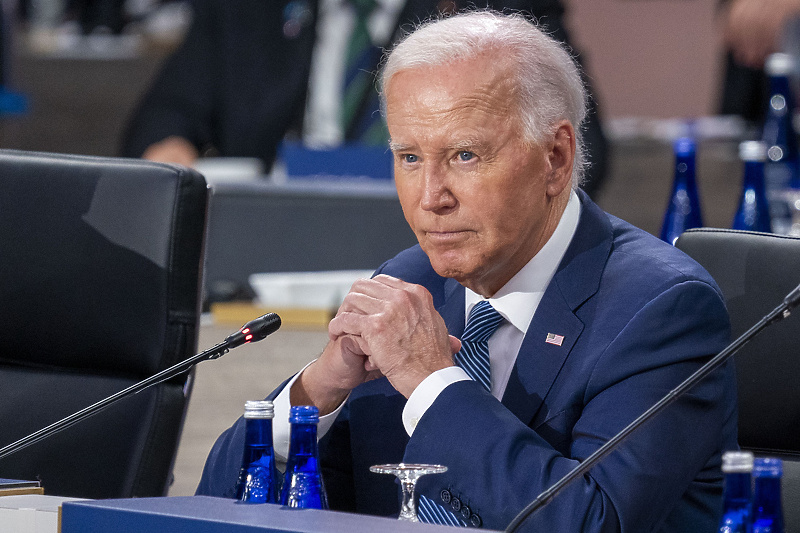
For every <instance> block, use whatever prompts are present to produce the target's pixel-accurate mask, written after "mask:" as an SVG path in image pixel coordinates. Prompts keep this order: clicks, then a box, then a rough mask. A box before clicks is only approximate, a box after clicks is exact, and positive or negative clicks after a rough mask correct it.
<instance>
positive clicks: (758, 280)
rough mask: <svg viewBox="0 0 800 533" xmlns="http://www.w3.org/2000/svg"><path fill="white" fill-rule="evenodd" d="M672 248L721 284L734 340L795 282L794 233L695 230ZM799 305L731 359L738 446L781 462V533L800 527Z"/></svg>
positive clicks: (798, 251)
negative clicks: (784, 524) (784, 523)
mask: <svg viewBox="0 0 800 533" xmlns="http://www.w3.org/2000/svg"><path fill="white" fill-rule="evenodd" d="M676 246H677V247H678V248H680V249H681V250H683V251H684V252H686V253H687V254H689V255H690V256H691V257H693V258H694V259H695V260H696V261H697V262H699V263H700V264H701V265H703V266H704V267H705V268H706V270H708V272H709V273H710V274H711V275H712V276H713V277H714V279H715V280H716V281H717V283H718V284H719V286H720V288H721V289H722V293H723V295H724V296H725V301H726V304H727V306H728V312H729V313H730V316H731V326H732V329H733V336H734V338H737V337H739V336H740V335H741V334H743V333H744V332H745V331H747V330H748V329H749V328H750V327H752V326H753V325H754V324H756V323H757V322H758V321H759V320H760V319H761V318H762V317H764V316H765V315H766V314H767V313H769V312H770V311H772V310H773V309H775V308H776V307H777V306H778V305H779V304H780V303H781V302H782V301H783V298H784V297H785V296H786V295H787V294H788V293H789V292H791V291H792V289H794V288H795V287H797V285H798V284H800V238H794V237H785V236H780V235H774V234H767V233H753V232H746V231H734V230H725V229H711V228H700V229H694V230H689V231H687V232H686V233H684V234H683V235H681V237H680V238H679V239H678V241H677V243H676ZM797 315H800V309H795V314H794V315H791V316H789V317H788V318H785V319H783V320H782V321H780V322H778V323H776V324H773V325H771V326H769V327H767V328H766V329H765V330H763V331H762V332H761V333H760V334H759V335H758V336H756V337H755V339H753V340H752V341H751V342H749V343H748V344H746V345H745V346H744V347H743V348H742V349H741V350H740V351H739V352H737V354H736V355H735V356H734V359H735V362H736V374H737V381H738V397H739V444H740V446H741V447H742V448H744V449H747V450H751V451H753V452H754V453H755V454H756V455H762V456H770V457H780V458H782V459H783V460H784V482H783V500H784V503H785V505H784V513H785V515H786V521H787V527H786V531H787V533H790V532H792V531H795V532H797V531H800V506H798V505H797V502H799V501H800V384H798V380H800V317H798V316H797Z"/></svg>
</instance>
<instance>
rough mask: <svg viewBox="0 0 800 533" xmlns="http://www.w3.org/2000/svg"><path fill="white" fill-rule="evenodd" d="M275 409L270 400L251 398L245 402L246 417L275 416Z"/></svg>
mask: <svg viewBox="0 0 800 533" xmlns="http://www.w3.org/2000/svg"><path fill="white" fill-rule="evenodd" d="M274 416H275V410H274V408H273V406H272V402H271V401H269V400H251V401H247V402H245V403H244V417H245V418H273V417H274Z"/></svg>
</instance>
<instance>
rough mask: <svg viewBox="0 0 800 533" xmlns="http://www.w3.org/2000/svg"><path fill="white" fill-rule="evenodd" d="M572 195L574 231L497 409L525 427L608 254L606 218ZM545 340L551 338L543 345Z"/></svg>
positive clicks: (572, 339)
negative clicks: (577, 213)
mask: <svg viewBox="0 0 800 533" xmlns="http://www.w3.org/2000/svg"><path fill="white" fill-rule="evenodd" d="M578 193H579V197H580V200H581V205H582V209H581V218H580V221H579V222H578V229H577V231H576V232H575V236H574V237H573V239H572V242H571V243H570V246H569V248H568V249H567V252H566V254H565V255H564V259H563V260H562V261H561V264H560V265H559V267H558V270H557V271H556V274H555V275H554V276H553V280H552V281H551V282H550V285H549V286H548V287H547V290H546V291H545V293H544V295H543V297H542V301H541V302H540V303H539V307H538V308H537V310H536V313H535V314H534V316H533V319H532V320H531V323H530V325H529V326H528V332H527V334H526V335H525V339H524V340H523V342H522V346H521V348H520V351H519V354H518V355H517V360H516V363H515V364H514V368H513V369H512V372H511V376H510V378H509V382H508V385H507V387H506V391H505V393H504V395H503V404H504V405H505V406H506V407H507V408H508V409H509V410H510V411H511V412H513V413H514V414H515V415H516V416H517V417H518V418H519V419H520V420H521V421H522V422H524V423H525V424H527V425H530V423H531V421H532V420H533V419H534V417H535V416H536V414H537V412H538V411H539V409H540V408H541V407H542V404H543V402H544V399H545V398H546V396H547V393H548V392H549V391H550V388H551V387H552V385H553V382H554V381H555V379H556V377H557V376H558V373H559V371H560V370H561V368H562V367H563V365H564V362H565V361H566V360H567V357H569V356H570V353H571V352H572V349H573V347H574V346H575V343H576V342H577V341H578V338H579V337H580V335H581V333H582V332H583V329H584V327H585V324H584V323H583V321H581V319H580V318H579V317H578V316H577V315H576V311H577V310H578V308H579V307H580V306H581V305H582V304H583V303H584V302H585V301H586V300H587V299H589V298H591V297H592V295H594V294H595V293H596V292H597V289H598V287H599V284H600V277H601V275H602V273H603V268H604V267H605V264H606V261H607V260H608V255H609V253H610V252H611V244H612V238H613V234H612V230H611V224H610V222H609V220H608V218H607V216H606V214H605V213H604V212H603V211H602V210H600V208H599V207H597V206H596V205H595V204H594V203H593V202H592V201H591V200H589V198H588V196H586V195H585V194H584V193H583V191H578ZM462 313H463V312H462ZM548 334H552V335H554V337H552V338H550V339H549V342H548ZM561 337H563V339H562V338H561ZM559 344H560V345H559Z"/></svg>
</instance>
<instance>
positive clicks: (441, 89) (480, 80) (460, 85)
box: [385, 53, 519, 115]
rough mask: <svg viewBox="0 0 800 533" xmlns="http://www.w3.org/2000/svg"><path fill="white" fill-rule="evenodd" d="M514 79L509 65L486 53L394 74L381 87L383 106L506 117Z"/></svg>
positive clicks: (515, 91) (514, 92)
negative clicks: (464, 109)
mask: <svg viewBox="0 0 800 533" xmlns="http://www.w3.org/2000/svg"><path fill="white" fill-rule="evenodd" d="M518 92H519V91H518V89H517V83H516V76H514V72H513V69H512V68H511V64H510V62H509V61H505V60H503V59H502V58H498V57H497V56H496V55H492V54H490V53H483V54H478V55H475V56H470V57H464V58H459V59H457V60H451V61H448V62H447V63H444V64H437V65H423V66H415V67H409V68H405V69H402V70H398V71H397V72H395V73H394V75H393V76H392V77H391V78H389V79H388V80H387V83H386V86H385V96H386V106H387V111H388V112H389V114H391V112H392V108H394V109H395V110H396V109H397V108H398V106H403V105H405V104H409V103H412V102H413V103H415V104H419V103H420V102H425V103H426V104H430V105H431V106H433V107H435V108H436V109H439V110H444V109H446V108H452V107H454V106H457V107H470V106H473V107H476V108H477V109H479V110H482V111H484V112H489V113H492V114H502V115H508V114H510V113H512V112H513V111H515V110H516V107H517V102H518Z"/></svg>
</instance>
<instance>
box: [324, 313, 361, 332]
mask: <svg viewBox="0 0 800 533" xmlns="http://www.w3.org/2000/svg"><path fill="white" fill-rule="evenodd" d="M367 320H368V318H367V317H365V316H364V315H361V314H358V313H352V312H349V311H346V312H341V313H338V314H337V315H336V316H335V317H333V319H331V321H330V322H328V337H330V338H331V339H336V338H338V337H342V336H345V335H354V336H361V334H362V333H364V328H365V326H366V322H367Z"/></svg>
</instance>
